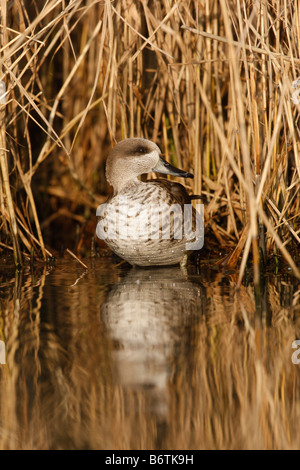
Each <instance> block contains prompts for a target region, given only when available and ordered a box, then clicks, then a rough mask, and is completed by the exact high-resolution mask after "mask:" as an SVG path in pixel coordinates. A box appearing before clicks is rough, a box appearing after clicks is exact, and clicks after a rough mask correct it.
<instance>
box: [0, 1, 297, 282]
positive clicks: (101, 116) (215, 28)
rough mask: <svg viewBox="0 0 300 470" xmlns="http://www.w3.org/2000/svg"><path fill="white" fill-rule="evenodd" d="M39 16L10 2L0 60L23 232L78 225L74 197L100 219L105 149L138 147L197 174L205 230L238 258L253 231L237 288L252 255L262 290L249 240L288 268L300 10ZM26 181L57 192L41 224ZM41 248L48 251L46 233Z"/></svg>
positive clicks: (137, 9) (163, 9) (281, 4)
mask: <svg viewBox="0 0 300 470" xmlns="http://www.w3.org/2000/svg"><path fill="white" fill-rule="evenodd" d="M24 7H25V8H24ZM35 7H36V10H35V11H33V10H32V9H31V8H30V6H29V4H28V3H27V2H24V5H23V3H21V2H20V1H16V2H15V3H14V6H13V8H12V9H11V10H10V13H9V15H10V16H9V18H10V22H9V28H7V29H6V33H7V40H6V42H5V44H4V45H2V47H1V54H2V57H1V64H2V66H3V67H5V69H3V71H4V72H5V73H6V74H7V75H8V76H9V77H10V88H9V92H10V100H9V101H8V103H7V107H6V109H7V111H8V112H7V113H6V123H7V124H6V125H7V126H8V127H7V129H8V133H7V137H9V139H10V141H11V137H10V136H13V139H14V142H16V143H18V144H20V145H19V146H18V147H17V149H14V158H15V162H16V165H15V166H14V165H12V166H11V167H9V169H8V171H9V172H10V180H11V178H13V180H15V181H16V182H17V188H21V189H22V190H24V189H25V196H22V197H25V198H26V200H27V203H22V204H23V207H24V208H25V207H27V208H30V210H28V213H27V214H24V216H25V219H27V220H28V223H27V224H26V225H27V226H28V227H31V225H33V227H34V231H37V232H38V226H39V219H41V223H43V221H44V220H51V221H52V223H53V224H54V221H55V220H57V221H58V219H57V218H56V217H52V216H53V213H52V211H54V212H55V207H56V206H58V208H56V209H57V213H61V212H60V208H61V207H60V205H61V204H63V205H64V204H65V205H66V206H67V207H66V210H67V211H68V213H73V214H74V216H75V217H74V220H75V219H76V215H78V216H80V217H82V215H81V214H82V212H83V209H82V207H80V205H79V204H78V205H77V206H76V204H75V203H74V202H72V201H71V200H70V198H68V197H67V193H68V186H69V189H70V190H71V191H72V193H73V191H75V190H76V189H77V190H78V184H79V186H80V191H84V193H85V194H87V195H88V197H89V198H90V201H91V202H90V203H89V204H88V208H89V209H90V210H94V209H93V205H94V201H95V200H96V199H97V197H98V199H102V198H103V197H104V196H105V193H106V191H107V188H106V183H105V181H104V175H103V161H104V157H105V155H106V153H107V148H108V147H109V146H110V145H112V144H113V143H114V142H116V141H117V140H120V139H121V138H125V137H128V136H135V135H144V136H145V137H147V138H150V139H152V140H155V141H156V142H158V143H159V144H163V145H162V146H163V147H164V149H165V152H166V155H167V156H168V158H169V159H170V160H171V161H172V162H173V163H175V164H178V165H179V166H182V167H184V168H186V169H189V170H192V171H194V173H195V179H194V182H193V186H192V187H191V188H189V189H192V190H194V192H195V193H203V194H204V195H207V197H208V199H209V204H208V206H207V214H206V223H207V224H208V226H209V227H210V228H211V229H212V233H213V236H214V237H215V238H216V239H217V240H218V242H219V243H220V244H224V235H225V234H226V236H225V240H226V242H225V243H228V244H229V245H228V246H231V243H232V242H233V240H235V244H236V247H237V251H236V252H235V254H236V253H237V252H239V250H240V249H241V246H243V244H244V242H245V238H244V237H245V227H247V226H249V233H248V237H249V240H250V239H251V240H252V241H251V243H250V242H247V243H246V244H245V245H244V250H243V258H242V260H243V261H242V266H241V271H240V279H241V278H242V276H243V269H244V267H245V266H246V263H247V261H248V259H249V254H250V251H251V250H250V248H251V246H252V256H253V257H254V259H253V261H254V271H255V273H254V278H255V282H256V283H257V282H258V279H259V253H258V250H259V247H261V246H262V247H263V243H261V242H258V239H257V237H258V236H259V237H260V239H261V240H262V241H263V238H264V232H265V231H266V233H265V236H266V241H267V247H266V249H267V253H266V256H267V258H268V257H270V256H272V253H274V251H276V249H277V248H280V249H281V251H282V247H284V248H285V250H286V251H284V252H283V251H282V253H283V256H284V258H285V259H286V260H288V263H289V264H290V259H291V258H290V257H287V256H286V254H287V253H288V252H289V244H290V242H289V240H290V239H294V240H295V241H296V242H297V243H298V238H299V237H298V233H297V224H299V215H298V214H299V197H297V188H298V186H299V180H300V165H299V145H298V140H299V118H298V112H299V105H295V104H293V103H292V102H291V100H290V96H291V83H292V81H293V80H295V79H296V78H297V76H299V75H300V72H299V70H300V59H299V51H298V48H297V44H298V43H299V34H300V25H299V15H298V13H299V4H298V2H292V3H289V4H287V3H286V2H285V1H284V0H271V1H270V2H258V1H255V2H253V3H249V2H246V1H245V0H228V1H225V0H224V1H220V2H213V3H211V2H209V1H208V0H201V1H193V2H189V3H186V2H185V0H182V1H181V2H179V3H176V2H167V1H164V2H158V1H157V0H154V1H153V2H149V1H147V0H143V1H142V2H139V3H138V4H136V3H132V2H129V1H128V0H122V1H121V0H120V1H119V2H117V3H111V2H105V3H104V4H99V2H96V1H93V0H89V1H88V2H83V1H80V0H76V1H72V2H63V1H62V0H61V1H59V0H56V1H54V0H51V1H49V2H48V3H47V5H45V7H44V8H43V9H40V8H39V6H38V3H37V2H36V3H35ZM17 12H20V16H19V17H20V22H19V23H18V22H17V21H15V18H16V14H17ZM1 27H2V30H3V25H1ZM60 72H61V73H60ZM38 126H39V127H38ZM33 129H34V130H33ZM34 134H36V135H37V136H38V137H37V138H36V139H35V138H33V136H34ZM21 144H22V145H21ZM12 145H13V146H15V145H16V144H15V143H12ZM59 146H60V147H59ZM71 150H72V155H71V157H70V151H71ZM66 156H69V158H66ZM45 168H49V169H50V174H51V178H50V179H49V178H48V176H47V174H46V170H45ZM22 175H23V176H22ZM24 178H25V179H26V181H27V183H26V184H27V186H26V184H25V179H24ZM33 178H34V180H36V181H37V182H38V187H41V186H42V185H41V184H39V181H40V180H41V181H42V180H43V179H44V180H46V181H47V185H49V186H50V187H49V190H47V188H46V190H45V191H43V194H51V187H53V188H57V187H58V186H59V185H60V184H61V185H62V187H63V188H64V187H65V194H66V196H65V198H64V197H63V194H64V192H63V191H62V192H61V193H60V194H61V196H58V193H56V194H57V196H56V197H54V196H53V198H52V199H51V201H53V204H54V207H53V208H52V207H49V211H50V212H49V213H47V214H45V216H44V215H43V213H41V211H40V208H39V204H38V200H37V199H36V198H37V195H36V193H35V191H34V190H33V188H34V185H33ZM99 183H100V186H98V184H99ZM10 184H11V183H10ZM73 186H74V188H73ZM100 188H101V189H100ZM17 193H18V191H17V192H16V193H14V192H13V193H12V200H13V203H14V204H16V203H18V204H19V201H18V202H17V201H15V198H16V197H19V195H18V196H17ZM54 193H55V192H52V194H53V195H54ZM97 193H98V194H99V193H100V194H101V196H100V197H99V196H97ZM220 201H221V202H220ZM224 201H225V204H224ZM237 201H239V202H237ZM0 204H1V206H2V207H4V206H3V204H4V197H3V194H1V198H0ZM49 206H50V205H49ZM274 208H276V209H274ZM35 211H36V212H35ZM261 211H263V213H264V214H265V216H266V217H265V218H264V220H265V221H266V220H268V224H267V222H265V223H264V224H263V225H264V228H263V229H262V220H263V218H262V216H261ZM29 212H30V213H31V215H30V214H29ZM32 215H33V221H34V224H31V223H30V218H32ZM43 219H44V220H43ZM78 220H79V219H78ZM1 223H2V224H3V227H4V226H5V224H6V223H7V221H6V219H5V218H3V217H2V220H1ZM51 227H52V225H51V226H49V229H50V230H51ZM270 227H272V228H270ZM30 230H31V229H30ZM62 230H63V229H62ZM270 230H271V231H272V235H270ZM273 233H276V234H277V236H276V237H274V236H273ZM37 238H38V239H39V243H40V246H42V241H41V239H42V238H43V237H42V235H41V232H40V233H37ZM206 243H207V245H208V240H207V242H206ZM29 245H30V244H29ZM233 248H234V247H233ZM200 255H201V253H200ZM232 260H235V262H236V263H237V262H238V257H237V256H236V255H233V257H232V258H231V262H232ZM291 267H292V266H291ZM292 269H293V271H294V272H295V273H296V270H295V267H294V266H293V267H292Z"/></svg>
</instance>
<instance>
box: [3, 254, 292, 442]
mask: <svg viewBox="0 0 300 470" xmlns="http://www.w3.org/2000/svg"><path fill="white" fill-rule="evenodd" d="M76 268H77V262H74V265H73V266H72V267H70V266H69V265H68V266H66V265H65V266H60V267H58V268H57V269H56V270H55V272H53V273H47V272H46V270H43V272H41V273H36V274H35V275H33V273H32V274H31V275H24V277H23V278H21V277H19V275H18V273H17V277H16V279H15V284H14V285H13V283H11V284H10V286H8V285H7V284H4V283H3V280H2V282H1V284H0V288H1V289H3V287H5V291H6V296H5V297H3V296H1V299H0V312H1V313H0V337H1V339H3V340H4V341H5V344H6V352H7V364H6V365H1V366H0V397H1V403H0V404H1V406H0V449H29V448H30V449H119V450H121V449H126V450H132V449H148V450H149V449H186V450H192V449H238V448H240V449H254V448H259V449H292V448H298V447H299V439H300V430H299V419H300V392H299V390H300V386H299V385H300V383H299V380H300V365H296V364H293V363H292V361H291V355H292V352H293V350H292V349H291V344H292V342H293V341H294V339H295V338H299V332H300V323H299V302H298V300H299V299H298V297H299V290H298V291H296V292H295V286H292V285H291V284H289V285H287V284H286V285H285V284H284V283H283V282H280V283H278V279H277V278H274V279H269V283H268V296H267V301H266V309H265V311H264V312H263V313H264V315H265V316H264V315H262V316H260V315H258V314H257V311H256V308H255V296H254V289H253V287H251V286H249V287H247V288H246V287H244V286H242V287H241V290H240V292H239V293H235V281H231V279H230V278H229V277H228V276H224V277H222V275H221V274H218V275H217V277H215V276H213V275H212V274H211V275H209V273H206V275H205V276H203V281H204V282H206V283H207V284H206V285H202V284H201V296H200V297H199V298H198V301H199V302H202V303H203V313H202V314H199V315H195V316H194V317H193V318H192V321H191V324H189V321H188V319H186V318H185V319H184V321H183V323H179V326H180V327H179V328H178V325H177V327H176V328H178V330H176V328H175V329H174V328H173V327H172V325H173V323H172V321H173V318H174V316H176V315H178V314H179V316H180V312H178V310H177V309H178V305H177V304H176V303H170V305H169V308H168V318H169V321H170V324H169V327H170V328H171V329H172V331H173V338H172V340H170V339H169V340H168V341H167V343H166V345H165V346H166V348H167V350H168V351H170V354H169V355H168V360H167V362H166V364H165V367H166V370H167V372H168V373H167V377H166V387H165V388H164V389H159V390H158V391H156V390H155V387H147V386H145V387H142V386H140V385H139V386H137V387H134V386H130V385H129V386H128V384H125V385H124V384H123V383H122V382H121V383H120V378H119V376H118V372H117V370H118V367H117V359H115V356H114V352H115V351H116V350H120V348H121V349H122V343H120V345H118V344H116V343H115V341H113V338H112V336H111V335H110V333H109V332H108V331H107V330H106V328H105V326H104V324H103V321H102V320H101V315H100V311H101V305H103V302H104V301H105V302H107V300H108V296H107V295H106V290H107V283H108V284H110V285H114V286H117V285H118V281H120V277H119V274H120V273H119V272H116V270H115V271H114V272H113V271H112V270H111V266H110V265H107V266H105V265H104V266H103V265H101V266H99V265H98V268H97V269H98V271H94V270H93V269H92V267H91V266H90V269H89V271H88V273H87V277H86V278H82V279H81V281H80V282H78V283H77V284H76V283H74V281H75V278H76V274H75V271H76ZM81 273H82V269H81V268H79V269H78V275H80V274H81ZM47 274H48V276H49V277H48V279H49V278H50V277H51V281H50V282H49V281H48V279H47V277H46V276H47ZM207 277H208V278H209V279H207ZM99 279H100V280H101V282H100V281H99ZM122 279H123V278H122ZM197 280H198V282H199V276H197ZM103 282H104V284H103ZM155 282H159V274H158V279H154V280H153V285H155ZM163 282H165V279H164V278H163ZM190 282H191V281H189V282H187V286H189V288H190ZM121 286H122V283H121ZM134 286H135V287H136V289H140V285H139V284H137V283H136V282H133V283H132V285H131V288H132V289H134ZM198 287H200V286H198ZM110 292H112V291H110ZM121 292H124V289H123V288H122V287H121ZM185 294H187V296H190V293H189V292H188V288H186V291H185V289H184V285H182V296H183V298H184V295H185ZM266 294H267V293H266ZM165 295H166V292H165V291H163V290H161V297H159V296H155V298H154V299H153V300H154V303H155V305H156V308H157V310H156V314H157V318H158V319H159V318H161V306H162V302H163V298H164V296H165ZM123 298H124V297H123ZM111 300H112V299H111ZM114 301H115V302H118V296H117V297H116V298H115V300H114ZM154 312H155V310H154ZM148 313H149V314H150V313H151V312H148ZM152 313H153V312H152ZM173 313H174V314H175V315H174V316H173ZM195 313H196V312H195ZM143 314H147V311H144V312H143ZM154 316H155V315H154ZM175 323H176V322H175ZM183 324H184V325H185V328H182V325H183ZM137 329H138V327H137V326H136V325H135V324H131V326H130V332H131V333H132V336H133V337H134V336H135V334H136V332H137ZM176 331H177V333H178V334H177V335H175V333H176ZM145 347H146V345H145ZM152 352H153V353H154V356H153V357H152V359H149V356H148V361H149V364H148V365H150V366H151V367H153V368H154V370H155V369H156V367H155V357H156V356H155V354H156V353H157V351H156V349H155V348H154V350H153V351H152ZM150 357H151V356H150ZM161 367H162V365H161ZM150 369H151V368H150ZM152 374H153V371H152V373H151V370H150V371H149V382H150V383H151V379H152ZM159 393H160V394H162V395H164V394H165V395H166V401H167V407H166V409H165V411H164V414H162V413H161V412H158V413H157V414H156V412H155V409H153V400H154V399H155V396H156V395H155V394H159ZM153 396H154V398H153Z"/></svg>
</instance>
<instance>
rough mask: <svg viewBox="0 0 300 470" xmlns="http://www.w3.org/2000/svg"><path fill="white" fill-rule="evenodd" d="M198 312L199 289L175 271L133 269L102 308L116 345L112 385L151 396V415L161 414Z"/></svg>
mask: <svg viewBox="0 0 300 470" xmlns="http://www.w3.org/2000/svg"><path fill="white" fill-rule="evenodd" d="M201 311H202V287H201V286H200V285H199V284H196V283H194V282H191V281H189V280H188V276H187V274H186V273H185V272H184V271H183V270H182V269H180V268H179V267H178V268H176V267H172V268H156V269H152V268H144V269H139V268H136V269H132V270H131V271H130V272H129V273H128V275H127V276H126V277H125V278H123V279H122V280H121V281H120V282H119V283H118V284H117V285H115V286H114V287H113V289H112V290H111V291H110V293H109V294H108V297H107V299H106V302H105V303H104V304H103V305H102V307H101V318H102V321H103V323H104V324H105V325H106V328H107V330H108V333H109V334H110V337H111V339H112V340H113V342H114V345H115V347H114V359H115V365H116V369H117V380H119V381H120V383H121V385H122V386H129V387H136V388H140V387H143V388H144V389H148V390H149V391H151V395H152V398H154V399H155V400H154V403H152V406H153V407H154V408H155V411H156V412H161V413H163V414H165V411H166V393H165V392H166V387H167V384H168V379H169V376H170V374H171V373H174V367H175V366H174V364H175V358H176V356H178V351H179V350H180V351H181V354H182V348H184V350H185V352H186V353H187V354H189V353H190V352H191V351H190V350H191V334H193V332H194V328H193V327H194V326H195V324H197V323H198V321H199V316H200V315H201ZM187 360H188V359H187Z"/></svg>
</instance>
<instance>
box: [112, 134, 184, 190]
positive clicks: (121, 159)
mask: <svg viewBox="0 0 300 470" xmlns="http://www.w3.org/2000/svg"><path fill="white" fill-rule="evenodd" d="M152 171H154V172H157V173H164V174H166V175H174V176H181V177H183V178H193V175H192V174H191V173H187V172H186V171H183V170H180V169H179V168H176V167H174V166H172V165H171V164H170V163H168V162H167V161H166V160H165V159H164V158H162V156H161V151H160V149H159V147H158V146H157V145H156V144H155V143H154V142H151V141H150V140H147V139H142V138H131V139H125V140H122V141H121V142H119V143H117V144H116V145H115V146H114V147H113V149H112V150H111V152H110V154H109V156H108V158H107V162H106V179H107V181H108V182H109V183H110V184H111V185H112V187H113V188H114V191H115V192H118V191H120V190H121V189H122V188H124V186H126V185H127V184H128V183H130V182H132V181H136V180H137V177H138V176H139V175H142V174H144V173H150V172H152Z"/></svg>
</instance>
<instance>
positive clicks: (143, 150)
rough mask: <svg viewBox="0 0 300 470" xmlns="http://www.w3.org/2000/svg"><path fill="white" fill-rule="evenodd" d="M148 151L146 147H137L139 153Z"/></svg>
mask: <svg viewBox="0 0 300 470" xmlns="http://www.w3.org/2000/svg"><path fill="white" fill-rule="evenodd" d="M146 152H147V150H146V147H139V148H138V149H137V153H146Z"/></svg>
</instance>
